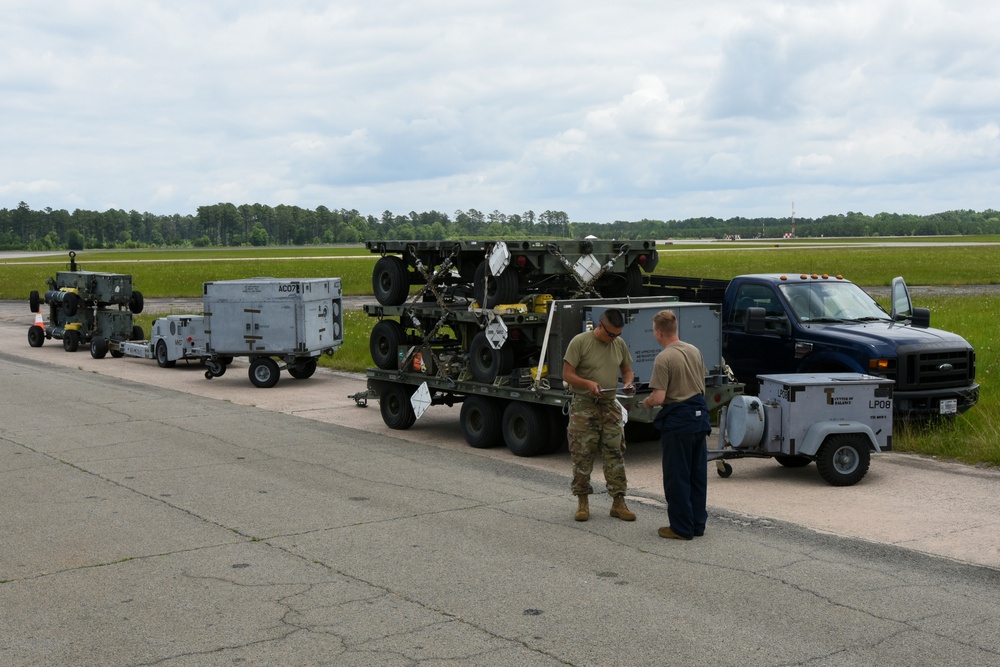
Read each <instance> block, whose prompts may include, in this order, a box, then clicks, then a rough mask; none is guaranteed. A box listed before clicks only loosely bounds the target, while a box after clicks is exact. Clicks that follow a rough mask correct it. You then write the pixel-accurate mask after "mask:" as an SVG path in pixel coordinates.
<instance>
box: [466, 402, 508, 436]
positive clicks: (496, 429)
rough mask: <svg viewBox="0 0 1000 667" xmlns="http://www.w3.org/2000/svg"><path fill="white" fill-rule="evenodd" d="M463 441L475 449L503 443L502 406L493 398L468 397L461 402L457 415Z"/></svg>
mask: <svg viewBox="0 0 1000 667" xmlns="http://www.w3.org/2000/svg"><path fill="white" fill-rule="evenodd" d="M459 421H460V422H461V424H462V435H463V436H464V437H465V441H466V442H467V443H469V445H471V446H472V447H475V448H476V449H489V448H490V447H496V446H497V445H500V444H502V443H503V431H502V430H501V428H502V422H503V404H502V403H501V402H500V401H499V400H497V399H494V398H483V397H482V396H469V397H468V398H466V399H465V400H464V401H463V402H462V412H461V414H460V415H459Z"/></svg>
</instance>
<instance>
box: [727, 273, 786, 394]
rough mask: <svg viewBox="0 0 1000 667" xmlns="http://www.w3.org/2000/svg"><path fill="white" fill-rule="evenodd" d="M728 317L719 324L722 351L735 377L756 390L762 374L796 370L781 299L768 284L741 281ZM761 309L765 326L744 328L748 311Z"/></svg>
mask: <svg viewBox="0 0 1000 667" xmlns="http://www.w3.org/2000/svg"><path fill="white" fill-rule="evenodd" d="M734 304H735V305H734V306H733V308H732V309H731V310H730V311H729V313H728V316H727V317H728V320H727V321H725V322H723V324H722V354H723V356H724V357H725V359H726V363H728V364H729V366H730V367H731V368H732V369H733V372H734V373H735V374H736V379H737V380H739V381H740V382H744V383H746V384H747V390H748V392H751V393H756V390H757V376H758V375H760V374H764V373H793V372H795V370H796V363H797V362H796V359H795V349H794V348H795V343H794V338H793V336H792V334H791V332H792V329H791V323H790V320H789V317H788V313H787V312H785V307H784V305H783V302H782V301H781V300H780V299H779V298H778V295H777V293H776V292H775V291H774V289H773V288H772V287H771V286H769V285H761V284H754V283H744V284H742V285H740V286H739V287H738V290H737V292H736V299H735V301H734ZM750 308H763V309H764V313H765V328H764V331H763V332H761V333H749V332H748V331H747V326H746V324H747V311H748V309H750Z"/></svg>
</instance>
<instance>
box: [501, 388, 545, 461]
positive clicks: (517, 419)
mask: <svg viewBox="0 0 1000 667" xmlns="http://www.w3.org/2000/svg"><path fill="white" fill-rule="evenodd" d="M503 439H504V442H506V443H507V449H509V450H510V451H511V452H513V453H514V455H516V456H537V455H538V454H541V453H542V452H544V451H545V449H546V447H547V446H548V444H549V420H548V417H546V416H545V414H544V413H543V412H542V408H540V407H539V406H537V405H532V404H531V403H520V402H518V401H511V402H510V403H508V404H507V409H506V410H504V411H503Z"/></svg>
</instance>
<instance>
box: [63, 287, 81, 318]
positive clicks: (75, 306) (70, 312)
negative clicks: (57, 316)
mask: <svg viewBox="0 0 1000 667" xmlns="http://www.w3.org/2000/svg"><path fill="white" fill-rule="evenodd" d="M62 304H63V310H65V311H66V315H67V316H68V317H73V316H74V315H76V311H77V310H79V308H80V297H78V296H77V295H76V294H74V293H73V292H67V293H66V295H65V296H64V297H63V300H62Z"/></svg>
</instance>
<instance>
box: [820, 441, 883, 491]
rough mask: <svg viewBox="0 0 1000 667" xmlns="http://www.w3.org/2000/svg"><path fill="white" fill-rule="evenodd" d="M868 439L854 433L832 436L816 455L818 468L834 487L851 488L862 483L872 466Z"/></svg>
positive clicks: (821, 474)
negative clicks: (869, 467)
mask: <svg viewBox="0 0 1000 667" xmlns="http://www.w3.org/2000/svg"><path fill="white" fill-rule="evenodd" d="M869 447H870V444H869V442H868V439H867V438H866V437H864V436H863V435H858V434H854V433H838V434H836V435H831V436H829V437H827V439H826V440H825V441H824V442H823V445H822V446H821V447H820V448H819V451H818V452H817V453H816V468H817V469H818V470H819V474H820V476H821V477H822V478H823V479H825V480H826V481H827V482H828V483H829V484H831V485H832V486H851V485H853V484H857V483H858V482H859V481H861V478H862V477H864V476H865V474H867V472H868V466H869V465H871V452H870V451H869Z"/></svg>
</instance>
